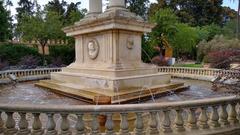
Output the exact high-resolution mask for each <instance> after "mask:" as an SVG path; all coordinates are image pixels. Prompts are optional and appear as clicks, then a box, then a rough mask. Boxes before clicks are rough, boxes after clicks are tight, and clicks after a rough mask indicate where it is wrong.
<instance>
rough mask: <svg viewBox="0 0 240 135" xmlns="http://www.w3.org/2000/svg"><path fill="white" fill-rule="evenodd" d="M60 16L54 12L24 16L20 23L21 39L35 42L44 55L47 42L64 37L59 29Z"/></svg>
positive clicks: (60, 24)
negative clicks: (38, 44)
mask: <svg viewBox="0 0 240 135" xmlns="http://www.w3.org/2000/svg"><path fill="white" fill-rule="evenodd" d="M62 27H63V25H62V22H61V21H60V16H59V14H58V13H56V12H48V13H47V14H46V13H45V12H43V11H37V12H36V13H35V14H34V15H33V16H24V19H23V23H21V29H22V33H23V35H22V37H23V39H25V40H37V41H38V42H39V43H40V45H41V47H42V52H43V55H45V46H46V45H47V42H48V41H49V40H54V39H61V38H62V36H65V35H64V33H63V31H62V30H61V28H62Z"/></svg>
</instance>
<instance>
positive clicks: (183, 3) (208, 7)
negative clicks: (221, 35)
mask: <svg viewBox="0 0 240 135" xmlns="http://www.w3.org/2000/svg"><path fill="white" fill-rule="evenodd" d="M222 3H223V0H158V3H157V4H152V5H151V6H150V8H151V9H150V12H149V15H150V16H151V15H154V13H155V12H156V11H157V10H159V9H160V8H171V9H173V10H174V12H175V14H176V15H177V16H178V17H179V20H180V21H181V22H182V23H188V24H190V25H191V26H204V25H209V24H212V23H215V24H219V25H220V24H222V12H223V10H222Z"/></svg>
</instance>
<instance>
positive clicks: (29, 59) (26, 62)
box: [18, 55, 41, 69]
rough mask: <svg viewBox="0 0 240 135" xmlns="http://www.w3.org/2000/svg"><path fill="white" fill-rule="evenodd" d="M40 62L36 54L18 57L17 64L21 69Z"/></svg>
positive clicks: (35, 66)
mask: <svg viewBox="0 0 240 135" xmlns="http://www.w3.org/2000/svg"><path fill="white" fill-rule="evenodd" d="M40 63H41V59H40V57H38V56H33V55H26V56H24V57H22V58H21V59H20V62H19V63H18V65H19V66H20V67H21V68H22V69H34V68H37V66H39V65H40Z"/></svg>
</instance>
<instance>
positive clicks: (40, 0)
mask: <svg viewBox="0 0 240 135" xmlns="http://www.w3.org/2000/svg"><path fill="white" fill-rule="evenodd" d="M18 1H19V0H12V2H13V7H11V13H12V15H15V14H16V10H15V8H16V7H17V6H18V4H17V2H18ZM37 1H38V3H39V4H40V5H45V4H47V3H48V1H50V0H37ZM65 1H67V2H68V3H70V2H74V3H76V2H79V1H81V3H82V4H81V5H80V8H87V9H88V0H65ZM103 1H106V0H103ZM150 1H151V2H156V0H150ZM230 1H231V0H223V6H229V7H231V8H232V9H235V10H237V2H235V3H234V2H230ZM104 3H105V2H104Z"/></svg>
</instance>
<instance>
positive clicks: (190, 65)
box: [175, 64, 203, 68]
mask: <svg viewBox="0 0 240 135" xmlns="http://www.w3.org/2000/svg"><path fill="white" fill-rule="evenodd" d="M175 67H189V68H203V65H202V64H176V65H175Z"/></svg>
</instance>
